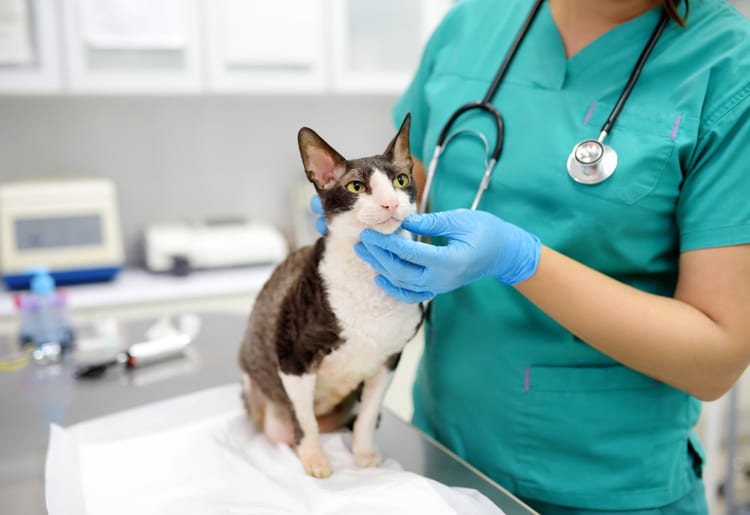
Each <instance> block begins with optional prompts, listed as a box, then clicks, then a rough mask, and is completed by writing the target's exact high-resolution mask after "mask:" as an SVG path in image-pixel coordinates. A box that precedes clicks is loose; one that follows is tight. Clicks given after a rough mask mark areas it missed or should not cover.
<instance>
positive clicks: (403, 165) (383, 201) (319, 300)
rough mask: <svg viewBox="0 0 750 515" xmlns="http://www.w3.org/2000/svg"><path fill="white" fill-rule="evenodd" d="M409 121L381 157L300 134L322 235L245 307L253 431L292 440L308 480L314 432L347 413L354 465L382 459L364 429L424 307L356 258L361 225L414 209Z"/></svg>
mask: <svg viewBox="0 0 750 515" xmlns="http://www.w3.org/2000/svg"><path fill="white" fill-rule="evenodd" d="M410 123H411V117H410V115H409V114H407V115H406V117H405V119H404V121H403V123H402V125H401V128H400V129H399V131H398V133H397V134H396V136H395V137H394V138H393V140H392V141H391V142H390V143H389V144H388V146H387V148H386V149H385V151H384V152H383V154H381V155H375V156H372V157H366V158H359V159H353V160H346V159H345V158H344V157H342V156H341V154H339V153H338V152H337V151H336V150H334V149H333V148H332V147H331V146H330V145H328V143H326V142H325V141H324V140H323V139H322V138H321V137H320V136H318V134H316V133H315V132H314V131H313V130H312V129H309V128H307V127H303V128H302V129H300V130H299V133H298V137H297V139H298V144H299V150H300V154H301V157H302V163H303V165H304V169H305V173H306V175H307V178H308V180H309V181H310V182H311V183H313V185H314V186H315V191H316V192H317V194H318V195H319V197H320V200H321V203H322V205H323V211H324V216H325V220H326V224H327V232H326V234H325V236H323V237H320V238H319V239H318V240H317V241H316V242H315V243H314V244H313V245H310V246H306V247H302V248H300V249H298V250H296V251H293V252H292V253H290V254H289V255H288V256H287V258H286V259H285V260H284V261H283V262H282V263H280V264H279V265H278V266H277V267H276V268H275V270H274V272H273V273H272V274H271V277H270V278H269V279H268V281H267V282H266V283H265V285H264V286H263V288H262V289H261V291H260V293H259V294H258V296H257V298H256V300H255V303H254V305H253V309H252V311H251V313H250V317H249V320H248V325H247V330H246V332H245V336H244V339H243V341H242V345H241V347H240V353H239V361H240V368H241V369H242V371H243V391H242V397H243V400H244V403H245V407H246V408H247V410H248V412H249V413H250V415H251V418H252V420H253V422H254V423H255V425H256V427H257V428H258V429H259V430H262V431H264V432H265V434H266V435H267V436H268V438H270V439H271V440H272V441H274V442H277V443H285V444H289V445H291V446H293V447H294V448H295V451H296V453H297V456H298V457H299V459H300V461H301V462H302V465H303V468H304V470H305V472H306V473H308V474H309V475H311V476H314V477H319V478H323V477H328V476H329V475H330V474H331V473H332V469H331V464H330V461H329V460H328V458H327V457H326V455H325V453H324V451H323V449H322V447H321V444H320V438H319V435H320V433H321V432H328V431H332V430H336V429H338V428H341V427H342V426H344V425H345V424H346V423H347V422H351V421H352V419H353V426H352V453H353V455H354V461H355V463H356V464H357V465H358V466H361V467H374V466H378V465H380V464H381V462H382V456H381V455H380V453H379V452H378V451H377V449H376V446H375V441H374V436H375V429H376V426H377V422H378V419H379V416H380V409H381V406H382V403H383V398H384V396H385V393H386V390H387V388H388V386H389V384H390V381H391V378H392V375H393V372H394V369H395V368H396V365H397V364H398V361H399V358H400V356H401V351H402V349H403V348H404V346H405V345H406V343H407V342H408V341H409V340H411V339H412V338H413V337H414V335H415V334H416V333H417V331H418V329H419V327H420V326H421V324H422V320H423V309H422V305H421V304H406V303H403V302H401V301H398V300H396V299H394V298H392V297H390V296H388V295H387V294H386V293H385V292H384V291H383V290H381V289H380V288H379V287H378V286H377V285H376V284H375V281H374V278H375V271H374V270H373V269H372V268H371V267H370V266H369V265H368V264H367V263H365V262H364V261H362V260H361V259H359V257H357V255H356V254H355V253H354V245H355V244H356V243H357V242H358V241H359V234H360V232H361V231H362V230H363V229H365V228H372V229H374V230H376V231H380V232H382V233H393V232H395V231H397V230H398V229H399V228H400V225H401V221H402V220H403V219H404V218H405V217H406V216H408V215H410V214H412V213H414V212H415V211H416V198H417V187H416V185H415V183H414V179H413V176H412V166H413V160H412V157H411V153H410V151H409V128H410ZM355 408H356V409H357V410H356V415H355V414H354V412H355Z"/></svg>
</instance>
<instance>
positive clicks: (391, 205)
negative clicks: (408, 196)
mask: <svg viewBox="0 0 750 515" xmlns="http://www.w3.org/2000/svg"><path fill="white" fill-rule="evenodd" d="M380 207H382V208H383V209H387V210H388V212H389V213H390V214H393V213H395V212H396V208H397V207H398V199H397V198H395V197H394V198H391V199H388V200H383V201H381V202H380Z"/></svg>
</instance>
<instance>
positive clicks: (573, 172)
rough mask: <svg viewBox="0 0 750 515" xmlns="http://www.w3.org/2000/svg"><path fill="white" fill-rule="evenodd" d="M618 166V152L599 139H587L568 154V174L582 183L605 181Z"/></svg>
mask: <svg viewBox="0 0 750 515" xmlns="http://www.w3.org/2000/svg"><path fill="white" fill-rule="evenodd" d="M615 168H617V153H616V152H615V151H614V149H613V148H612V147H610V146H609V145H605V144H604V143H602V142H601V141H599V140H595V139H587V140H583V141H581V142H580V143H579V144H578V145H576V146H575V147H574V148H573V151H572V152H571V153H570V156H568V175H570V177H571V178H572V179H573V180H574V181H576V182H578V183H581V184H599V183H600V182H604V181H606V180H607V179H609V177H610V176H611V175H612V174H613V173H614V172H615Z"/></svg>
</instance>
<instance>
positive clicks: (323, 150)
mask: <svg viewBox="0 0 750 515" xmlns="http://www.w3.org/2000/svg"><path fill="white" fill-rule="evenodd" d="M297 142H298V143H299V152H300V155H301V156H302V164H303V165H304V166H305V173H306V174H307V178H308V179H309V180H310V182H312V183H313V184H315V187H316V188H317V189H319V190H321V189H326V188H328V187H330V186H331V184H333V183H334V182H335V181H337V180H338V179H339V178H341V176H342V175H344V172H346V159H344V158H343V157H342V156H341V154H339V153H338V152H336V151H335V150H334V149H333V148H332V147H331V146H330V145H329V144H328V143H326V142H325V141H323V138H321V137H320V136H318V135H317V134H316V133H315V131H314V130H312V129H308V128H307V127H302V128H301V129H300V130H299V133H298V134H297Z"/></svg>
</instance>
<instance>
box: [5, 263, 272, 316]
mask: <svg viewBox="0 0 750 515" xmlns="http://www.w3.org/2000/svg"><path fill="white" fill-rule="evenodd" d="M274 266H275V265H258V266H252V267H242V268H229V269H217V270H207V271H196V272H193V273H191V274H189V275H186V276H181V277H178V276H175V275H171V274H156V273H151V272H148V271H146V270H144V269H139V268H126V269H124V270H123V271H122V272H120V273H119V274H118V275H117V277H116V278H115V279H114V280H112V281H109V282H102V283H91V284H80V285H71V286H63V287H61V290H63V291H65V293H66V295H67V299H68V306H69V308H70V309H71V310H78V309H98V308H107V307H113V306H127V305H135V304H138V305H142V304H149V303H153V302H169V301H174V300H183V299H196V298H204V297H211V296H224V295H245V294H246V295H248V296H252V295H253V294H254V293H257V291H258V290H259V289H260V288H261V287H262V286H263V284H264V283H265V281H266V279H268V277H269V276H270V275H271V272H272V271H273V269H274ZM13 293H14V292H10V291H7V290H5V291H2V292H0V318H2V317H9V316H12V315H13V314H14V313H15V309H16V308H15V306H14V304H13Z"/></svg>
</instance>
